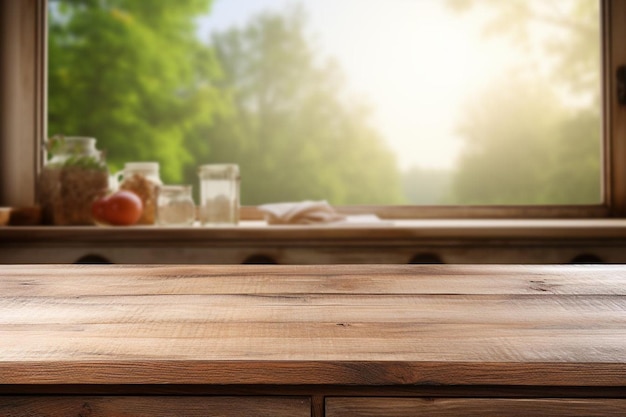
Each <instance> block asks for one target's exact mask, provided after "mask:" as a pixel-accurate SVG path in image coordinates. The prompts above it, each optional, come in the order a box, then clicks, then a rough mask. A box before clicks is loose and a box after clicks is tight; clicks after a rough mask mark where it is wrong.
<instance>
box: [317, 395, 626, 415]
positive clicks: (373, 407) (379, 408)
mask: <svg viewBox="0 0 626 417" xmlns="http://www.w3.org/2000/svg"><path fill="white" fill-rule="evenodd" d="M624 415H626V400H622V399H500V398H481V399H467V398H391V397H386V398H382V397H377V398H341V397H336V398H327V399H326V417H375V416H376V417H380V416H385V417H417V416H419V417H441V416H464V417H501V416H507V417H516V416H519V417H528V416H552V417H573V416H587V417H589V416H598V417H611V416H615V417H617V416H624Z"/></svg>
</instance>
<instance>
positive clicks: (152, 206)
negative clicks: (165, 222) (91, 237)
mask: <svg viewBox="0 0 626 417" xmlns="http://www.w3.org/2000/svg"><path fill="white" fill-rule="evenodd" d="M116 177H118V178H120V177H121V182H120V186H119V188H120V190H128V191H132V192H134V193H135V194H137V195H138V196H139V198H141V201H142V203H143V213H142V214H141V217H140V218H139V221H137V224H144V225H145V224H155V223H156V211H157V193H158V187H159V186H161V185H163V183H162V182H161V177H160V175H159V163H158V162H127V163H126V164H124V170H123V171H122V172H120V173H118V174H117V175H116Z"/></svg>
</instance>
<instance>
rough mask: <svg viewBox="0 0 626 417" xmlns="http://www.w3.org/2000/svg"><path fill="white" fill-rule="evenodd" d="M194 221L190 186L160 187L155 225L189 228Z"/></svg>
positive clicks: (194, 208)
mask: <svg viewBox="0 0 626 417" xmlns="http://www.w3.org/2000/svg"><path fill="white" fill-rule="evenodd" d="M195 220H196V206H195V204H194V202H193V197H192V196H191V185H162V186H160V187H159V197H158V200H157V223H158V224H159V225H160V226H191V225H192V224H193V222H194V221H195Z"/></svg>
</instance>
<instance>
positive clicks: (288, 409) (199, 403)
mask: <svg viewBox="0 0 626 417" xmlns="http://www.w3.org/2000/svg"><path fill="white" fill-rule="evenodd" d="M0 416H2V417H26V416H28V417H67V416H83V417H161V416H162V417H165V416H167V417H172V416H185V417H196V416H197V417H211V416H214V417H217V416H219V417H310V416H311V401H310V399H309V398H308V397H289V398H287V397H186V396H179V397H108V396H107V397H82V396H81V397H74V396H72V397H66V396H51V397H29V396H7V397H3V396H0Z"/></svg>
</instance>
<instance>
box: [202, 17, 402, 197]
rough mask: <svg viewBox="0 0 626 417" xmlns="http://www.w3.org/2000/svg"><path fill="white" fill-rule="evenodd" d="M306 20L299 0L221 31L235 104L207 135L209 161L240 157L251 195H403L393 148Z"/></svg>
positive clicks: (219, 42)
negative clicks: (323, 53)
mask: <svg viewBox="0 0 626 417" xmlns="http://www.w3.org/2000/svg"><path fill="white" fill-rule="evenodd" d="M305 23H306V19H305V16H304V13H303V12H302V10H301V9H299V8H294V9H291V10H289V11H287V12H286V13H285V14H274V13H262V14H260V15H258V16H256V17H255V18H253V19H252V20H251V21H250V22H249V23H248V24H247V25H246V26H245V27H243V28H232V29H230V30H227V31H225V32H222V33H217V34H214V36H213V46H214V48H215V50H216V52H217V55H218V58H219V60H220V62H221V64H222V66H223V70H224V73H225V76H224V79H223V80H222V81H221V82H220V83H219V84H218V85H219V87H220V88H221V89H223V91H226V92H228V93H229V94H230V96H231V98H232V103H233V104H234V109H233V111H232V112H231V113H229V114H223V115H221V116H220V117H218V118H217V119H216V123H215V124H214V125H212V126H208V125H207V126H206V131H205V132H204V133H202V134H201V135H200V136H207V137H209V138H210V141H209V143H210V150H207V153H206V154H205V155H204V157H205V158H206V162H207V163H208V162H228V161H234V162H237V163H239V165H240V167H241V173H242V174H241V175H242V202H243V203H244V204H259V203H267V202H276V201H293V200H303V199H326V200H328V201H329V202H330V203H332V204H336V205H343V204H395V203H400V202H403V196H402V189H401V182H400V175H399V172H398V169H397V167H396V162H395V158H394V155H393V154H392V152H391V151H390V150H389V149H388V148H387V146H386V144H385V142H384V140H383V138H382V137H381V135H380V134H379V133H378V132H377V131H376V130H375V129H374V128H373V127H371V126H370V124H369V119H370V114H369V111H368V109H367V107H366V106H365V105H364V104H363V103H362V102H361V101H359V100H356V99H354V98H352V97H350V96H349V95H348V94H347V93H346V92H345V88H344V87H345V82H344V80H343V79H342V75H341V72H340V70H339V68H338V67H337V65H336V64H335V63H334V62H332V61H327V62H322V61H321V60H320V58H319V56H318V55H316V51H315V50H314V48H313V46H312V44H311V42H310V41H309V40H308V38H307V34H306V32H305V26H306V25H305Z"/></svg>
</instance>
